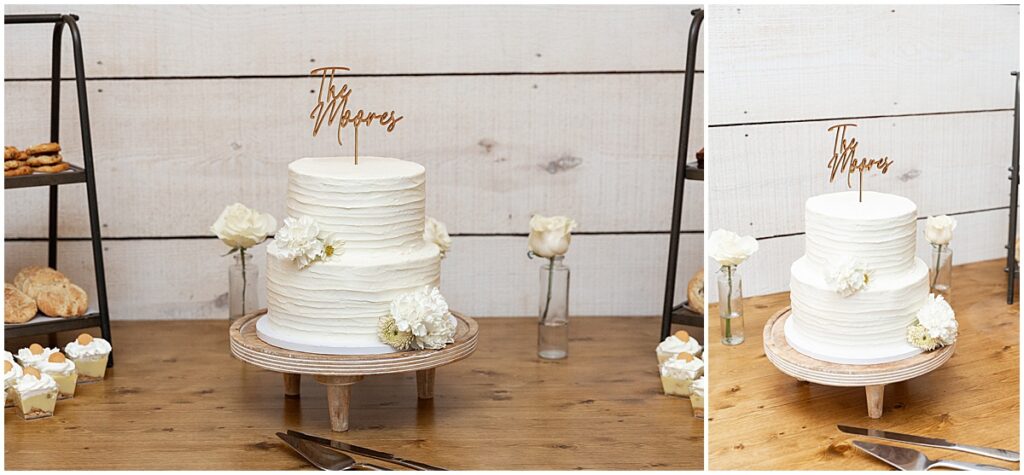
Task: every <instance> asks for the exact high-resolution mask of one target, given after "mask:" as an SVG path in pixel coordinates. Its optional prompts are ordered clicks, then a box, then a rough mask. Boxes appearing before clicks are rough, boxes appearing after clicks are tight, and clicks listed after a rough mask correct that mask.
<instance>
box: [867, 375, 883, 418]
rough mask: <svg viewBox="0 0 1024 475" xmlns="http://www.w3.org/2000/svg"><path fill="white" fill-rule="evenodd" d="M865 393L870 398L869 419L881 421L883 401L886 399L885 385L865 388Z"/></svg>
mask: <svg viewBox="0 0 1024 475" xmlns="http://www.w3.org/2000/svg"><path fill="white" fill-rule="evenodd" d="M864 391H865V392H866V393H867V396H868V417H870V418H872V419H879V418H881V417H882V400H883V398H884V397H885V385H884V384H877V385H874V386H865V387H864Z"/></svg>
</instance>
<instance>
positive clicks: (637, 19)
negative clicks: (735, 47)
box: [4, 5, 703, 78]
mask: <svg viewBox="0 0 1024 475" xmlns="http://www.w3.org/2000/svg"><path fill="white" fill-rule="evenodd" d="M693 8H696V6H695V5H690V6H687V5H658V6H654V5H650V6H613V5H607V6H603V5H602V6H599V5H587V6H584V5H578V6H568V5H563V6H545V5H520V6H508V5H506V6H499V5H493V6H479V5H478V6H473V5H460V6H454V5H448V6H444V5H422V6H411V5H376V6H370V5H345V6H341V5H303V6H298V5H287V6H286V5H259V6H257V5H216V6H215V5H187V6H182V5H159V6H156V5H153V6H150V5H146V6H143V5H116V6H114V5H54V6H40V5H8V6H7V7H6V9H5V11H6V12H7V13H29V12H31V13H39V12H46V13H53V12H68V11H70V12H75V13H78V14H79V15H81V20H80V27H81V30H82V37H83V41H84V43H85V47H86V48H85V54H86V73H87V75H88V76H89V77H138V76H148V77H154V76H155V77H165V76H211V75H212V76H240V75H283V74H287V75H295V74H306V73H308V72H309V70H310V69H311V66H324V65H335V64H336V65H344V66H349V67H351V68H353V70H354V71H355V72H358V73H360V74H422V73H494V72H562V71H652V70H682V69H683V68H684V66H685V59H686V55H685V51H686V43H687V38H688V36H687V31H688V28H687V26H688V25H689V24H690V18H691V17H690V10H692V9H693ZM50 35H51V29H50V28H45V27H38V26H35V27H33V26H12V27H8V28H7V41H6V42H5V46H4V50H5V55H6V61H5V65H4V69H5V73H6V77H8V78H24V77H49V74H50V69H49V63H48V62H47V58H49V55H50V43H51V40H50ZM197 51H203V52H204V54H196V52H197ZM698 51H702V48H701V49H698ZM64 54H65V55H66V57H68V58H70V57H71V49H70V40H66V41H65V49H64ZM697 64H698V66H697V67H698V68H701V67H702V65H703V62H702V56H699V57H698V63H697ZM64 74H65V75H67V76H71V75H73V74H74V69H73V67H72V64H71V62H70V61H68V62H66V63H65V65H64Z"/></svg>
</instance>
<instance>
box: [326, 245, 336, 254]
mask: <svg viewBox="0 0 1024 475" xmlns="http://www.w3.org/2000/svg"><path fill="white" fill-rule="evenodd" d="M324 254H327V257H331V256H333V255H334V246H331V245H327V246H325V247H324Z"/></svg>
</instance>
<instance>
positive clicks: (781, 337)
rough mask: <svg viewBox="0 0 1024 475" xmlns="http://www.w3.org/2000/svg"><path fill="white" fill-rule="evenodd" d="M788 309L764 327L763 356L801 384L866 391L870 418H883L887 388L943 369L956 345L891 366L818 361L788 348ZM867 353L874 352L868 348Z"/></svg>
mask: <svg viewBox="0 0 1024 475" xmlns="http://www.w3.org/2000/svg"><path fill="white" fill-rule="evenodd" d="M789 310H790V309H789V307H786V308H784V309H782V310H779V311H778V312H777V313H776V314H775V315H772V317H771V318H769V319H768V322H767V323H765V325H764V354H765V356H767V357H768V361H771V362H772V364H774V365H775V367H776V368H778V369H779V371H782V372H783V373H786V374H788V375H790V376H792V377H794V378H796V379H798V380H800V381H807V382H811V383H818V384H823V385H825V386H843V387H864V390H865V392H866V394H867V401H868V416H869V417H871V418H872V419H878V418H880V417H882V399H883V397H884V394H885V385H886V384H891V383H898V382H901V381H907V380H909V379H913V378H916V377H918V376H921V375H923V374H926V373H929V372H931V371H932V370H934V369H936V368H938V367H939V366H942V364H943V363H945V362H946V360H948V359H949V358H950V357H951V356H953V350H954V349H955V348H956V344H953V345H949V346H944V347H942V348H939V349H937V350H934V351H928V352H924V353H918V354H917V355H914V356H912V357H910V358H906V359H903V360H900V361H893V362H890V363H880V364H869V365H849V364H839V363H829V362H826V361H821V360H816V359H814V358H811V357H809V356H807V355H804V354H803V353H800V352H798V351H796V350H795V349H793V348H792V347H791V346H789V343H788V342H787V341H786V334H785V331H784V327H785V323H786V319H787V318H789V316H790V311H789ZM864 351H871V349H870V348H865V349H864Z"/></svg>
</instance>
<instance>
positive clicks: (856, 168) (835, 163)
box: [828, 124, 892, 203]
mask: <svg viewBox="0 0 1024 475" xmlns="http://www.w3.org/2000/svg"><path fill="white" fill-rule="evenodd" d="M856 126H857V124H836V125H833V126H832V127H829V128H828V131H829V132H832V131H835V143H834V144H833V145H832V158H831V159H829V161H828V168H830V169H831V170H832V173H831V175H829V178H828V182H829V183H833V182H835V180H836V174H837V173H839V172H843V173H846V186H847V187H849V188H853V174H854V173H856V174H857V175H858V188H859V193H858V194H857V201H859V202H862V203H863V202H864V172H865V171H871V169H872V168H876V169H878V170H879V171H881V172H882V174H883V175H884V174H886V173H889V167H890V166H892V160H890V159H889V157H882V158H867V157H864V158H860V159H858V158H857V157H856V154H857V145H859V143H858V142H857V139H856V138H853V137H851V138H850V139H849V140H847V139H846V129H847V128H849V127H856Z"/></svg>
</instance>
